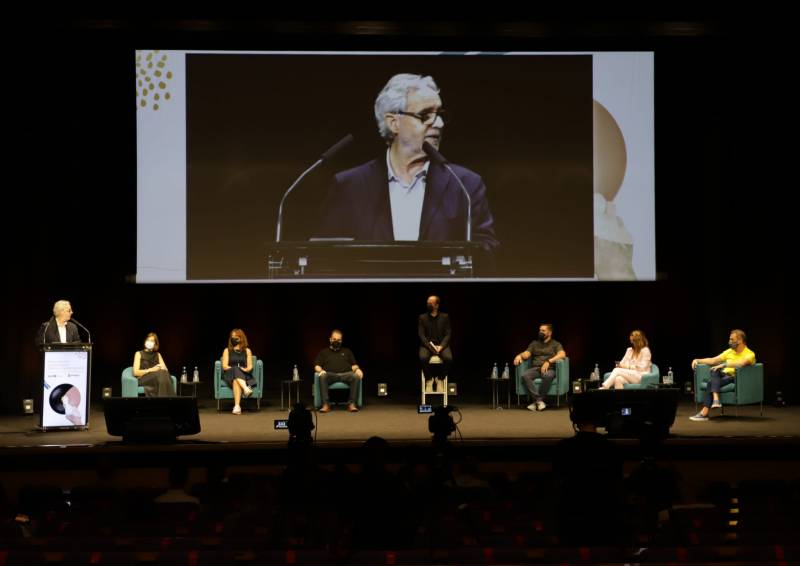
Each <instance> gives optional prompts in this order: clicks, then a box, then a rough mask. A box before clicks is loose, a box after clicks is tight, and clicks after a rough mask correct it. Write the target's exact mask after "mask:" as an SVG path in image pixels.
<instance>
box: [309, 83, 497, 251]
mask: <svg viewBox="0 0 800 566" xmlns="http://www.w3.org/2000/svg"><path fill="white" fill-rule="evenodd" d="M375 120H376V121H377V124H378V131H379V133H380V135H381V137H382V138H383V139H384V140H385V141H386V144H387V146H388V149H387V151H386V153H385V154H384V155H380V156H378V157H377V158H376V159H374V160H372V161H370V162H368V163H365V164H363V165H359V166H358V167H355V168H353V169H349V170H347V171H342V172H340V173H337V174H336V175H335V177H334V182H333V184H332V185H331V187H330V189H329V191H328V195H327V198H326V199H325V201H324V203H323V206H322V210H321V228H322V229H321V235H324V236H326V237H346V238H353V239H355V240H368V241H459V240H462V241H463V240H466V239H467V237H466V234H467V233H468V231H467V223H468V220H467V219H468V216H469V215H468V213H467V209H468V205H467V203H468V200H467V196H466V195H465V194H464V190H465V189H466V192H467V193H468V194H469V202H471V217H472V220H471V239H472V241H474V242H477V243H480V244H481V245H482V247H483V248H484V249H485V250H486V251H492V250H493V249H494V248H496V247H497V245H498V244H499V242H498V240H497V238H496V237H495V232H494V219H493V217H492V213H491V210H490V209H489V200H488V197H487V191H486V185H485V184H484V182H483V179H482V178H481V177H480V175H478V174H477V173H475V172H473V171H470V170H469V169H467V168H465V167H462V166H460V165H455V164H451V165H450V167H451V168H452V170H453V172H454V173H455V175H456V176H457V177H458V178H459V179H460V180H461V183H463V188H462V187H461V186H460V185H459V183H458V181H457V180H456V179H455V178H454V177H453V174H452V173H451V172H450V171H448V170H447V168H446V167H445V166H444V165H443V164H441V163H438V162H436V161H435V160H431V159H430V158H429V156H428V154H426V152H425V151H423V143H424V142H428V143H429V144H430V145H431V146H432V147H433V148H434V149H435V150H438V149H439V147H440V145H441V142H442V135H443V132H444V128H445V125H446V124H447V114H446V112H445V110H444V109H443V108H442V99H441V97H440V95H439V88H438V87H437V86H436V83H435V82H434V80H433V78H432V77H429V76H427V77H424V76H421V75H413V74H407V73H401V74H397V75H395V76H393V77H392V78H391V79H389V82H388V83H386V86H385V87H383V90H381V92H380V93H379V94H378V97H377V99H376V100H375Z"/></svg>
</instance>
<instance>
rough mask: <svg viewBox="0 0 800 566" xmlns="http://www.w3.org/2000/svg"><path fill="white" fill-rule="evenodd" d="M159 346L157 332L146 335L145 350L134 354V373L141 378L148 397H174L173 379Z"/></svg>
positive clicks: (140, 380) (141, 383) (140, 382)
mask: <svg viewBox="0 0 800 566" xmlns="http://www.w3.org/2000/svg"><path fill="white" fill-rule="evenodd" d="M158 346H159V344H158V336H157V335H156V333H155V332H151V333H150V334H148V335H147V336H145V338H144V350H141V351H139V352H136V354H134V356H133V375H134V376H136V377H137V378H138V379H139V384H140V385H141V386H142V387H144V394H145V395H146V396H147V397H173V396H174V395H175V391H173V389H172V380H171V379H170V377H169V371H168V370H167V364H165V363H164V358H162V357H161V354H160V353H159V352H158Z"/></svg>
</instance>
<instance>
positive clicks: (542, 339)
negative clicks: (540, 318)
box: [539, 332, 547, 342]
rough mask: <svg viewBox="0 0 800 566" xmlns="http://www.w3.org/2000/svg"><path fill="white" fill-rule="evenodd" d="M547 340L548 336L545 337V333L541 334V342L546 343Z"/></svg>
mask: <svg viewBox="0 0 800 566" xmlns="http://www.w3.org/2000/svg"><path fill="white" fill-rule="evenodd" d="M546 339H547V336H545V334H544V332H540V333H539V340H541V341H542V342H544V341H545V340H546Z"/></svg>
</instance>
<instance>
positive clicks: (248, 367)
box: [222, 328, 256, 415]
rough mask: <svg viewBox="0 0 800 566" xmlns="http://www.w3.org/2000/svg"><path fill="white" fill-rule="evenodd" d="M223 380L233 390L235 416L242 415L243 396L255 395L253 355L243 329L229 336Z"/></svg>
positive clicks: (224, 354) (224, 353)
mask: <svg viewBox="0 0 800 566" xmlns="http://www.w3.org/2000/svg"><path fill="white" fill-rule="evenodd" d="M222 371H223V374H222V379H224V380H225V383H227V384H228V387H230V388H231V389H233V400H234V405H233V414H234V415H241V414H242V408H241V407H240V406H239V403H240V402H241V399H242V395H244V396H245V397H249V396H250V395H252V393H253V387H254V386H255V384H256V380H255V378H254V377H253V353H252V352H251V351H250V348H248V347H247V336H245V334H244V331H243V330H242V329H241V328H234V329H233V330H231V333H230V336H228V347H227V348H225V350H224V351H223V352H222Z"/></svg>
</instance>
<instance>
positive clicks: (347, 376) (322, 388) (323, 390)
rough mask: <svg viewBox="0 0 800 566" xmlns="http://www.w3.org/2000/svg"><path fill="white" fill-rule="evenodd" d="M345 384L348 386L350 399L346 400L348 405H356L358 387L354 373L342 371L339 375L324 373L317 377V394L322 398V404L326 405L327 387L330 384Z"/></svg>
mask: <svg viewBox="0 0 800 566" xmlns="http://www.w3.org/2000/svg"><path fill="white" fill-rule="evenodd" d="M340 381H341V382H342V383H346V384H347V385H349V386H350V397H349V398H348V401H347V402H348V403H350V404H351V405H355V404H356V400H357V399H358V395H357V393H358V391H356V388H357V387H358V381H359V380H358V376H357V375H356V374H355V372H352V371H343V372H341V373H335V372H332V371H326V372H325V373H324V374H322V375H320V376H319V392H320V395H321V396H322V404H323V405H327V404H328V386H329V385H330V384H332V383H339V382H340Z"/></svg>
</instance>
